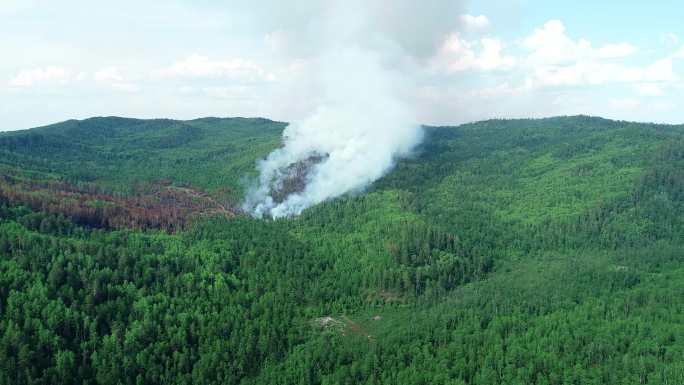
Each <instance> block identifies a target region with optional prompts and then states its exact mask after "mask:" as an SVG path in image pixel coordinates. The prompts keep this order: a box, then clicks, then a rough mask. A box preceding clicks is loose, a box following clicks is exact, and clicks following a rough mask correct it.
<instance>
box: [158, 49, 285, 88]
mask: <svg viewBox="0 0 684 385" xmlns="http://www.w3.org/2000/svg"><path fill="white" fill-rule="evenodd" d="M155 75H157V76H162V77H195V78H229V79H239V80H243V81H272V80H275V76H274V75H273V74H270V73H268V72H267V71H265V70H264V69H262V68H261V67H260V66H259V65H257V64H255V63H254V62H252V61H250V60H247V59H242V58H236V59H228V60H212V59H210V58H208V57H206V56H202V55H198V54H193V55H190V56H188V57H187V58H185V59H183V60H181V61H179V62H176V63H174V64H173V65H171V66H170V67H167V68H164V69H161V70H159V71H157V72H156V73H155Z"/></svg>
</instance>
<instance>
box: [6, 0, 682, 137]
mask: <svg viewBox="0 0 684 385" xmlns="http://www.w3.org/2000/svg"><path fill="white" fill-rule="evenodd" d="M329 1H331V0H329ZM369 1H370V2H371V3H373V4H377V8H378V12H374V13H371V14H372V15H374V16H375V17H376V18H377V19H375V20H372V23H376V24H377V25H380V26H381V28H380V29H381V30H383V31H390V30H391V31H392V33H391V35H392V36H394V37H395V38H396V39H397V41H398V42H400V43H398V44H397V47H400V48H396V49H397V53H396V54H394V53H393V54H391V55H383V57H384V58H386V59H383V60H385V61H386V62H383V65H384V66H386V67H387V68H388V69H391V70H396V69H398V73H401V74H403V75H402V76H406V77H410V79H411V82H410V84H411V86H410V87H408V88H406V89H404V90H403V91H398V92H405V93H406V95H404V97H405V98H406V99H408V100H410V103H411V104H412V105H413V106H414V107H415V109H416V114H417V117H418V119H419V120H420V122H421V123H424V124H435V125H446V124H460V123H464V122H470V121H476V120H482V119H489V118H518V117H545V116H556V115H575V114H588V115H596V116H603V117H607V118H612V119H624V120H635V121H649V122H651V121H652V122H666V123H684V108H682V107H684V104H683V102H684V92H683V91H684V82H683V80H682V77H684V27H682V23H681V20H684V7H682V6H681V4H680V3H679V2H675V1H668V0H662V1H657V2H655V1H653V2H646V1H629V0H623V1H613V0H603V1H600V2H599V1H586V0H576V1H572V2H568V1H562V2H561V1H539V0H512V1H506V2H503V1H491V0H484V1H477V2H475V1H472V2H465V3H462V2H455V1H449V0H432V1H424V2H420V7H421V8H418V7H412V8H411V9H409V10H408V11H410V12H411V13H410V14H409V16H412V17H411V18H408V19H407V18H406V17H402V18H397V20H402V23H393V22H392V20H394V16H396V14H395V13H396V12H403V11H406V10H395V9H394V8H393V4H395V3H394V2H392V1H389V0H369ZM325 2H326V1H312V0H305V1H292V2H282V1H280V2H279V1H275V0H264V1H259V2H253V1H252V2H250V1H246V0H233V1H210V0H195V1H157V0H148V1H144V2H141V1H131V0H119V1H117V2H98V1H82V0H62V1H48V0H0V36H1V38H0V130H2V131H4V130H16V129H25V128H30V127H35V126H40V125H45V124H50V123H54V122H58V121H63V120H67V119H83V118H87V117H92V116H112V115H116V116H130V117H138V118H161V117H163V118H177V119H192V118H197V117H204V116H221V117H223V116H249V117H252V116H260V117H267V118H271V119H275V120H281V121H296V120H298V119H302V118H303V117H306V116H308V115H310V114H311V109H312V108H314V106H316V105H318V104H320V100H321V99H322V98H325V95H324V94H323V93H321V92H320V90H319V89H318V87H317V86H318V85H317V83H316V81H314V80H312V79H311V77H310V76H308V75H310V74H311V73H315V72H316V66H317V65H319V64H320V62H319V60H318V59H317V57H316V55H317V54H316V53H314V52H321V49H320V47H322V46H325V45H326V44H328V42H326V41H325V39H323V38H322V37H321V36H330V34H329V33H325V34H319V33H318V31H321V30H323V29H326V30H330V29H336V30H339V31H344V30H345V29H346V28H347V27H348V25H351V24H353V23H354V22H355V18H354V14H355V12H354V10H353V9H349V10H348V12H347V13H348V16H346V17H345V18H335V20H336V23H337V24H336V25H330V23H329V22H328V21H329V20H330V19H329V18H327V17H326V16H325V13H322V12H321V7H323V6H324V5H322V4H324V3H325ZM414 3H415V4H419V2H414ZM255 4H257V5H255ZM338 8H339V7H338ZM408 11H407V12H408ZM414 15H415V17H413V16H414ZM404 16H406V15H404ZM340 19H341V20H343V21H342V22H340V21H339V20H340ZM406 20H409V21H408V22H406ZM319 35H320V36H319ZM414 35H420V37H421V39H419V40H415V41H414V40H413V37H414ZM369 40H372V36H369ZM381 49H383V50H385V51H386V50H388V49H389V50H392V49H393V48H387V47H383V48H381ZM399 51H401V52H399ZM348 71H354V68H353V65H350V66H349V68H348ZM339 76H342V77H344V76H345V74H344V73H340V74H339ZM358 92H359V93H360V94H361V93H363V92H364V90H363V89H359V90H358Z"/></svg>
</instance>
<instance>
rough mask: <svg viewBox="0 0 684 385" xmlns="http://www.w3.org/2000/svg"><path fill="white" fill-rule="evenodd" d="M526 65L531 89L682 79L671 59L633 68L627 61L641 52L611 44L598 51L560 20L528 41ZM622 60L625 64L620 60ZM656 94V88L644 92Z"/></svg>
mask: <svg viewBox="0 0 684 385" xmlns="http://www.w3.org/2000/svg"><path fill="white" fill-rule="evenodd" d="M522 47H523V48H524V49H526V50H527V51H528V55H527V58H526V60H525V61H524V62H525V64H526V68H527V80H526V82H525V84H526V86H527V87H532V88H533V87H549V86H551V87H559V86H583V85H603V84H609V83H659V82H675V81H678V80H679V77H678V76H677V74H676V73H675V72H674V70H673V66H672V60H671V59H661V60H657V61H655V62H653V63H652V64H650V65H648V66H638V65H629V64H625V63H624V59H625V58H626V57H628V56H630V55H632V54H634V53H635V52H636V51H637V48H636V47H635V46H634V45H632V44H629V43H624V42H623V43H611V44H606V45H603V46H600V47H598V48H595V47H594V46H593V44H592V43H591V42H590V41H588V40H585V39H579V40H573V39H572V38H570V37H569V36H568V35H567V34H566V30H565V26H564V25H563V23H562V22H561V21H559V20H551V21H548V22H547V23H546V24H544V26H542V27H541V28H536V29H535V30H534V32H533V33H532V34H531V35H530V36H528V37H527V38H525V39H524V40H523V42H522ZM616 59H622V60H616ZM641 91H644V92H650V93H651V94H653V93H655V92H656V91H655V89H654V85H650V86H649V87H647V88H643V87H642V89H641Z"/></svg>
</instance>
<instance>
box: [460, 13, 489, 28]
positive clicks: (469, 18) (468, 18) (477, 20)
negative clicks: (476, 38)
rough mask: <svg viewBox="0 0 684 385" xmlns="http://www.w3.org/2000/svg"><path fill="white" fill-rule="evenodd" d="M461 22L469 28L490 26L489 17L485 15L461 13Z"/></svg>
mask: <svg viewBox="0 0 684 385" xmlns="http://www.w3.org/2000/svg"><path fill="white" fill-rule="evenodd" d="M460 19H461V23H462V24H463V26H464V27H465V28H468V29H484V28H487V27H489V19H488V18H487V16H485V15H479V16H473V15H461V17H460Z"/></svg>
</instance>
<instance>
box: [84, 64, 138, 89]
mask: <svg viewBox="0 0 684 385" xmlns="http://www.w3.org/2000/svg"><path fill="white" fill-rule="evenodd" d="M94 79H95V82H96V83H97V84H98V85H100V86H107V87H110V88H112V89H114V90H117V91H123V92H138V91H140V87H139V86H138V85H136V84H134V83H131V82H128V81H126V79H125V78H124V76H123V75H122V74H121V72H120V70H119V68H117V67H115V66H109V67H105V68H102V69H100V70H99V71H97V72H95V75H94Z"/></svg>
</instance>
